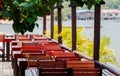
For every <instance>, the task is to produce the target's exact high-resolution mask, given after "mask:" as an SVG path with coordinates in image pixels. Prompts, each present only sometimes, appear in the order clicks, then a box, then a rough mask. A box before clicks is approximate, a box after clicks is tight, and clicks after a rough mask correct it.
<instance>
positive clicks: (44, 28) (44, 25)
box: [43, 15, 46, 35]
mask: <svg viewBox="0 0 120 76" xmlns="http://www.w3.org/2000/svg"><path fill="white" fill-rule="evenodd" d="M43 35H46V15H45V16H44V17H43Z"/></svg>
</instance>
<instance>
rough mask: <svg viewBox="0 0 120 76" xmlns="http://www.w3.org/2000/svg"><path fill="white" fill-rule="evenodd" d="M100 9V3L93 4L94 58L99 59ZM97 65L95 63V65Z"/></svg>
mask: <svg viewBox="0 0 120 76" xmlns="http://www.w3.org/2000/svg"><path fill="white" fill-rule="evenodd" d="M100 10H101V5H96V6H95V16H94V18H95V19H94V60H95V61H96V60H97V61H99V50H100V14H101V13H100ZM95 67H97V65H95Z"/></svg>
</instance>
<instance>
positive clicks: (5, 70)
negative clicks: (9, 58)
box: [0, 60, 13, 76]
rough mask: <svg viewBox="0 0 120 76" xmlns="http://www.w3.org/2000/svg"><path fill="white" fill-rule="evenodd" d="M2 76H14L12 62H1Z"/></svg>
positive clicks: (0, 71) (0, 75) (0, 72)
mask: <svg viewBox="0 0 120 76" xmlns="http://www.w3.org/2000/svg"><path fill="white" fill-rule="evenodd" d="M0 76H13V70H12V67H11V62H2V61H1V60H0Z"/></svg>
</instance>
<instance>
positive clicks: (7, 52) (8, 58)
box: [6, 42, 10, 61]
mask: <svg viewBox="0 0 120 76" xmlns="http://www.w3.org/2000/svg"><path fill="white" fill-rule="evenodd" d="M6 58H7V59H6V60H7V61H10V42H6Z"/></svg>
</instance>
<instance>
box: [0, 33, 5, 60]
mask: <svg viewBox="0 0 120 76" xmlns="http://www.w3.org/2000/svg"><path fill="white" fill-rule="evenodd" d="M4 38H5V35H4V34H1V35H0V42H1V46H0V52H1V55H0V57H1V58H2V61H5V42H4Z"/></svg>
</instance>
